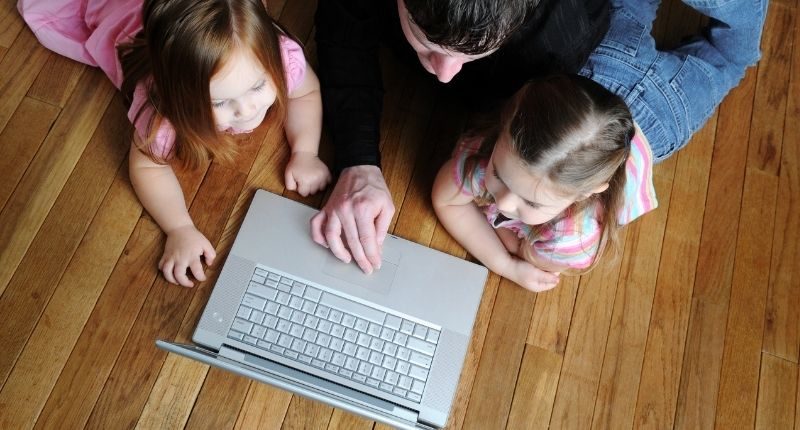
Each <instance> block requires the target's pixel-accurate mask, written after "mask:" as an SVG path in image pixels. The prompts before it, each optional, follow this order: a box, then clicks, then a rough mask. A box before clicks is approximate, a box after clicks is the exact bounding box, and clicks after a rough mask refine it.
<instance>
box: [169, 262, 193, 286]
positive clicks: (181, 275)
mask: <svg viewBox="0 0 800 430" xmlns="http://www.w3.org/2000/svg"><path fill="white" fill-rule="evenodd" d="M188 268H189V267H188V266H187V265H185V264H182V263H181V264H176V265H175V269H174V270H173V274H174V276H175V280H176V281H178V284H180V285H182V286H184V287H191V286H193V285H194V284H192V281H190V280H189V277H188V276H187V275H186V269H188Z"/></svg>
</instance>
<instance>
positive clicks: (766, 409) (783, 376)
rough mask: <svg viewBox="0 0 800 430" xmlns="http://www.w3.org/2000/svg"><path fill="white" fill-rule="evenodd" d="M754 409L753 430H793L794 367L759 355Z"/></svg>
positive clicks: (779, 360) (780, 360)
mask: <svg viewBox="0 0 800 430" xmlns="http://www.w3.org/2000/svg"><path fill="white" fill-rule="evenodd" d="M758 385H759V389H758V405H757V408H756V425H755V428H756V430H773V429H787V430H790V429H792V428H794V425H795V422H794V415H795V412H794V404H795V399H796V398H797V364H796V363H792V362H790V361H786V360H784V359H782V358H779V357H775V356H774V355H771V354H767V353H763V354H761V377H760V381H759V384H758Z"/></svg>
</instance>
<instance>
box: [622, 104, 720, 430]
mask: <svg viewBox="0 0 800 430" xmlns="http://www.w3.org/2000/svg"><path fill="white" fill-rule="evenodd" d="M715 132H716V117H712V118H711V119H710V120H709V121H708V123H707V124H706V125H705V126H704V127H703V128H702V129H701V130H700V131H698V132H697V134H695V136H694V137H693V138H692V140H691V141H690V142H689V144H688V145H687V146H686V147H685V148H683V149H682V150H681V151H680V152H679V153H678V154H677V156H676V157H673V158H677V164H676V167H675V180H674V183H673V186H672V195H671V197H670V207H669V214H668V218H667V226H666V230H665V233H664V241H663V246H662V251H661V261H660V264H659V268H658V276H657V280H656V289H655V296H654V299H653V305H652V310H651V317H650V322H649V324H650V330H649V333H648V335H647V343H646V347H645V354H644V361H643V364H642V374H641V376H640V381H641V382H640V384H641V386H642V387H654V386H658V387H659V388H660V389H659V390H648V389H646V390H640V391H639V395H638V399H637V403H636V410H635V413H634V427H639V426H654V427H659V428H660V427H671V426H673V425H674V418H675V411H676V407H677V401H678V387H679V386H680V377H681V368H682V366H683V354H684V343H685V341H686V335H687V334H686V330H687V327H688V325H689V315H690V311H691V297H692V287H693V285H694V278H695V272H696V270H697V256H698V252H699V247H700V233H701V228H702V220H703V211H704V203H705V199H706V190H707V186H708V172H709V166H710V165H711V154H712V149H713V143H714V134H715Z"/></svg>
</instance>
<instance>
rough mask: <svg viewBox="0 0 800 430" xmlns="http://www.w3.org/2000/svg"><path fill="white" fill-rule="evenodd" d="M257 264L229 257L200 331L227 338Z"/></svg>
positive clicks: (233, 256)
mask: <svg viewBox="0 0 800 430" xmlns="http://www.w3.org/2000/svg"><path fill="white" fill-rule="evenodd" d="M255 267H256V264H255V263H253V262H252V261H249V260H245V259H244V258H240V257H237V256H235V255H233V254H229V255H228V259H227V260H226V261H225V267H224V268H223V270H222V273H221V274H220V276H219V279H217V283H216V285H215V286H214V290H213V291H212V292H211V297H210V298H209V299H208V304H207V305H206V311H205V312H203V317H202V318H201V319H200V323H199V324H198V325H197V329H198V330H205V331H208V332H211V333H215V334H218V335H220V336H222V337H225V336H227V334H228V329H229V328H230V326H231V324H232V323H233V321H232V320H230V319H231V318H232V317H234V316H235V315H236V311H237V309H238V308H239V302H241V301H242V295H243V294H244V292H245V290H246V289H247V285H248V283H249V281H250V277H251V275H252V274H253V270H254V269H255Z"/></svg>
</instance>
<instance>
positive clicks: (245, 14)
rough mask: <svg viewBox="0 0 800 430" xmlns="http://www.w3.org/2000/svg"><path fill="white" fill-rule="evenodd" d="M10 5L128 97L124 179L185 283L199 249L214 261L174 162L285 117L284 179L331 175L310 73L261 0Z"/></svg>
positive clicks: (44, 0)
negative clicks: (322, 152) (321, 149)
mask: <svg viewBox="0 0 800 430" xmlns="http://www.w3.org/2000/svg"><path fill="white" fill-rule="evenodd" d="M17 6H18V9H19V11H20V13H21V14H22V16H23V18H24V19H25V21H26V23H27V24H28V26H30V28H31V29H32V30H33V32H34V34H36V37H37V38H38V39H39V41H40V42H41V43H42V44H43V45H44V46H46V47H47V48H49V49H51V50H53V51H55V52H57V53H59V54H62V55H64V56H67V57H69V58H72V59H74V60H76V61H80V62H83V63H86V64H89V65H92V66H97V67H100V68H101V69H102V70H103V71H104V72H105V73H106V75H107V76H108V77H109V79H110V80H111V81H112V83H113V84H114V85H115V86H116V87H117V88H120V89H121V90H122V93H123V94H124V95H125V97H126V100H127V102H128V103H130V109H129V111H128V118H129V119H130V120H131V122H132V123H133V124H134V126H135V132H134V134H133V138H132V143H131V150H130V177H131V182H132V184H133V187H134V189H135V191H136V194H137V196H138V197H139V200H140V201H141V202H142V205H143V206H144V208H145V209H146V210H147V211H148V212H149V213H150V215H151V216H152V217H153V218H154V219H155V221H156V222H157V223H158V225H159V226H160V227H161V229H162V230H163V231H164V232H165V233H166V235H167V240H166V244H165V246H164V253H163V256H162V257H161V260H160V262H159V269H160V270H161V271H162V272H163V273H164V277H165V278H166V279H167V280H168V281H169V282H171V283H176V284H180V285H183V286H187V287H190V286H192V285H193V283H192V281H191V280H190V279H189V276H188V272H187V271H191V274H192V275H193V276H194V277H195V278H196V279H197V280H199V281H204V280H205V274H204V270H203V266H202V260H201V258H204V259H205V262H206V263H207V264H211V263H212V262H213V260H214V258H215V256H216V253H215V251H214V247H213V246H212V245H211V243H210V242H209V241H208V239H207V238H206V237H205V236H204V235H203V234H202V233H201V232H200V231H198V230H197V228H195V226H194V223H193V222H192V219H191V217H190V216H189V212H188V210H187V208H186V204H185V200H184V196H183V192H182V190H181V188H180V184H179V183H178V180H177V178H176V176H175V173H174V172H173V170H172V167H171V164H176V165H178V166H181V167H188V168H196V167H198V166H199V165H201V164H202V163H204V162H205V161H207V160H208V159H209V158H216V159H221V160H230V159H231V158H232V156H233V154H234V153H235V152H236V141H235V140H234V139H233V137H232V136H231V135H233V134H239V133H249V132H250V131H252V130H253V129H255V128H256V127H258V126H259V125H260V124H262V123H268V124H269V125H270V126H273V127H280V126H284V127H285V132H286V137H287V140H288V142H289V145H290V146H291V153H292V155H291V158H290V160H289V163H288V165H287V167H286V171H285V180H286V186H287V188H288V189H290V190H297V191H298V192H299V193H300V194H302V195H307V194H311V193H315V192H317V191H319V190H321V189H322V188H323V187H324V186H325V185H326V184H327V183H328V182H329V180H330V173H329V171H328V168H327V167H326V166H325V164H324V163H322V162H321V161H320V159H319V158H318V157H317V150H318V146H319V139H320V134H321V127H322V104H321V99H320V93H319V81H318V80H317V77H316V75H315V74H314V72H313V71H312V70H311V68H310V67H308V66H307V64H306V61H305V57H304V55H303V50H302V48H301V47H300V45H299V44H298V43H297V42H296V41H295V40H294V39H292V37H291V36H290V35H289V34H288V33H287V32H286V31H285V30H284V29H283V28H282V27H281V26H279V25H278V24H277V23H276V22H274V21H273V20H272V19H271V18H270V17H269V15H268V14H267V11H266V8H265V7H264V4H263V3H261V1H260V0H236V1H232V0H170V1H165V0H144V2H143V0H115V1H110V0H81V1H77V0H75V1H67V2H59V3H56V2H52V1H51V0H19V1H18V4H17Z"/></svg>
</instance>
